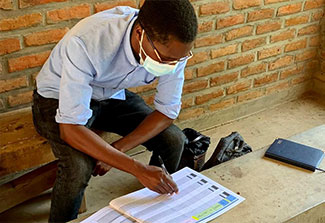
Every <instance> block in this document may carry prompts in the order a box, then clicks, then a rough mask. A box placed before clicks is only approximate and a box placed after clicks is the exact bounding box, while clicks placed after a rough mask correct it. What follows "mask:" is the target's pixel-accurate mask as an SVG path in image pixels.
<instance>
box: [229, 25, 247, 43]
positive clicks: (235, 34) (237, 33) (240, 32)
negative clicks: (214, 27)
mask: <svg viewBox="0 0 325 223" xmlns="http://www.w3.org/2000/svg"><path fill="white" fill-rule="evenodd" d="M252 34H253V26H244V27H241V28H237V29H232V30H230V31H228V32H227V33H226V40H227V41H229V40H233V39H238V38H240V37H244V36H250V35H252Z"/></svg>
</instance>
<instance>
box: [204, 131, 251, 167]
mask: <svg viewBox="0 0 325 223" xmlns="http://www.w3.org/2000/svg"><path fill="white" fill-rule="evenodd" d="M250 152H252V148H251V147H250V146H249V145H247V144H246V142H245V141H244V139H243V137H242V136H241V135H240V134H239V133H238V132H233V133H231V134H230V135H229V136H226V137H223V138H221V139H220V141H219V143H218V145H217V147H216V149H215V150H214V152H213V154H212V156H211V157H210V159H209V160H208V161H207V162H206V163H205V164H204V165H203V167H202V168H201V171H203V170H206V169H209V168H211V167H213V166H216V165H218V164H220V163H223V162H226V161H228V160H231V159H234V158H237V157H240V156H242V155H245V154H246V153H250Z"/></svg>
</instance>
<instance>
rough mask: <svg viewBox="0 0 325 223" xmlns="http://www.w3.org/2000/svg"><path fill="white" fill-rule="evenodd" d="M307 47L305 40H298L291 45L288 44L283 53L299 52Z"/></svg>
mask: <svg viewBox="0 0 325 223" xmlns="http://www.w3.org/2000/svg"><path fill="white" fill-rule="evenodd" d="M306 47H307V39H303V40H299V41H296V42H293V43H289V44H287V45H286V46H285V48H284V52H291V51H295V50H300V49H303V48H306Z"/></svg>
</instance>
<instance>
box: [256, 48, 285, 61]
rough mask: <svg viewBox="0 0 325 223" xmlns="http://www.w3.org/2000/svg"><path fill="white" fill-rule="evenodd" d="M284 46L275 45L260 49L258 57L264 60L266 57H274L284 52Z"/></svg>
mask: <svg viewBox="0 0 325 223" xmlns="http://www.w3.org/2000/svg"><path fill="white" fill-rule="evenodd" d="M281 49H282V46H275V47H272V48H268V49H263V50H260V51H258V59H259V60H262V59H265V58H269V57H273V56H276V55H279V54H281V53H282V50H281Z"/></svg>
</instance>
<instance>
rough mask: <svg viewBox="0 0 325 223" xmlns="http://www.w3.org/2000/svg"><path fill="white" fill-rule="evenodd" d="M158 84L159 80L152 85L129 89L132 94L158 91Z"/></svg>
mask: <svg viewBox="0 0 325 223" xmlns="http://www.w3.org/2000/svg"><path fill="white" fill-rule="evenodd" d="M157 84H158V80H155V81H154V82H152V83H151V84H148V85H143V86H139V87H133V88H129V90H131V91H132V92H135V93H141V92H147V91H151V90H153V89H156V87H157Z"/></svg>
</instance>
